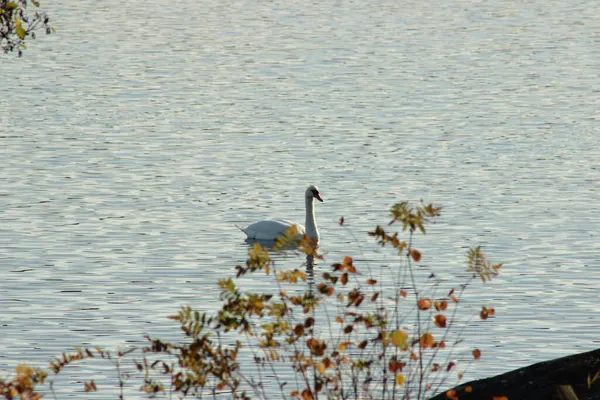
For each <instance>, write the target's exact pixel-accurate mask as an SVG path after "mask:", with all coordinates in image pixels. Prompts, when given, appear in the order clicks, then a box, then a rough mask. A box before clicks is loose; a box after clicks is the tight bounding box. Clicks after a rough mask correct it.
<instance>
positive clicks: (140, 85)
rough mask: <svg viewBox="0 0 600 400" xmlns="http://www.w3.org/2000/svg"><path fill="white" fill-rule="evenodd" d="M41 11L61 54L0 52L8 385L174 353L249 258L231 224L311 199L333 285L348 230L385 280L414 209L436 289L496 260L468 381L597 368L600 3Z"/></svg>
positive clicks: (298, 208) (66, 7)
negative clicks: (61, 363)
mask: <svg viewBox="0 0 600 400" xmlns="http://www.w3.org/2000/svg"><path fill="white" fill-rule="evenodd" d="M45 3H46V4H43V5H45V6H46V7H47V10H48V11H49V12H50V13H51V16H52V18H53V20H54V26H55V28H56V29H57V34H56V35H51V36H44V35H40V37H39V38H38V40H36V41H34V42H31V43H30V44H29V46H28V49H27V50H26V52H25V55H24V57H23V58H21V59H17V58H16V57H15V56H14V55H4V56H1V57H0V72H1V73H2V77H3V78H4V79H3V89H4V90H3V91H2V95H1V96H0V122H1V125H0V155H1V159H2V163H1V166H0V172H1V173H0V265H1V266H0V271H1V276H2V279H1V280H0V310H1V313H0V334H1V335H2V341H1V342H0V372H2V375H5V374H7V373H8V371H9V370H10V369H12V368H14V366H15V365H16V364H17V362H18V361H27V362H29V363H32V364H34V365H44V364H45V362H46V361H47V360H48V359H49V358H50V357H51V356H54V355H56V354H59V353H60V352H62V351H63V350H66V349H72V348H73V347H74V346H89V345H94V346H103V347H107V348H115V347H116V346H118V345H120V344H121V345H123V344H127V343H141V342H142V340H143V339H142V336H143V335H144V334H146V333H152V334H155V335H159V336H160V335H162V336H163V337H168V338H177V337H179V336H178V332H177V329H176V327H175V326H174V325H173V323H172V322H170V321H168V320H167V319H166V316H168V315H171V314H173V313H174V312H175V311H176V310H177V309H178V307H179V306H180V305H182V304H188V305H192V306H194V307H196V308H198V309H205V310H213V309H216V308H217V307H218V302H217V301H216V296H217V293H218V290H217V287H216V280H217V279H218V278H221V277H224V276H228V275H232V274H233V267H234V266H235V265H236V264H238V263H240V262H241V261H243V260H244V259H245V255H246V251H247V246H246V245H245V243H244V237H243V234H242V233H241V232H240V231H238V230H237V229H236V228H235V224H239V225H244V224H246V223H249V222H252V221H254V220H257V219H261V218H263V217H282V218H287V219H293V220H298V221H302V220H303V219H304V210H303V199H302V196H303V192H304V189H305V188H306V186H307V185H308V183H314V184H317V185H319V187H320V189H321V192H322V195H323V197H324V200H325V202H324V203H322V204H318V205H317V221H318V224H319V229H320V231H321V235H322V249H323V251H324V254H325V261H324V263H322V265H321V266H320V268H325V267H326V265H327V264H328V263H331V262H335V261H338V260H339V259H340V258H341V257H342V256H343V255H346V254H357V253H358V250H357V249H356V245H355V244H354V241H353V239H352V237H351V236H350V235H349V233H348V231H347V230H344V229H343V228H341V227H339V226H338V225H337V223H336V222H337V220H338V219H339V218H340V217H341V216H344V217H345V220H346V224H347V226H348V228H349V229H350V230H351V232H352V233H353V234H354V235H356V236H357V237H358V238H360V239H362V238H365V239H366V241H365V243H364V245H362V253H363V254H362V256H361V257H362V259H364V260H371V262H372V263H373V264H374V265H376V264H378V263H389V262H390V260H392V256H391V254H389V253H386V252H380V251H377V249H376V247H375V246H374V245H373V243H372V241H369V240H368V239H367V238H366V232H367V231H368V230H369V229H372V228H373V227H374V226H375V225H376V224H378V223H386V222H387V221H388V216H387V210H388V209H389V206H391V205H392V204H393V203H394V202H395V201H398V200H403V199H409V200H414V201H418V200H419V199H424V200H425V201H427V202H434V203H436V204H440V205H442V206H443V207H444V213H443V217H442V218H441V219H440V220H439V222H438V223H437V225H435V226H434V227H433V228H432V229H431V232H430V234H429V235H428V236H427V237H426V238H424V239H419V240H420V241H419V242H417V245H418V246H419V247H420V248H421V249H422V250H423V253H424V256H423V260H422V264H423V265H425V266H428V267H430V268H431V269H433V270H435V272H436V273H437V274H438V275H440V276H445V277H446V278H448V279H452V277H453V276H455V275H460V272H461V271H462V268H463V260H464V254H465V249H466V247H467V246H474V245H483V246H484V249H485V251H486V253H487V254H488V256H490V257H491V258H492V259H493V260H496V261H500V262H503V263H504V267H503V273H502V276H501V277H500V278H499V279H497V280H496V282H494V283H493V284H492V285H486V286H480V285H478V286H475V287H473V289H472V290H471V291H470V293H469V298H470V301H472V302H473V304H479V303H482V302H483V303H485V304H492V305H493V306H494V307H495V308H496V310H497V313H498V315H497V317H496V318H495V321H493V322H492V323H486V325H485V326H484V327H483V326H481V325H476V326H474V327H472V328H470V329H469V330H467V331H466V332H467V336H468V338H467V339H469V341H470V344H473V345H477V346H478V347H479V348H481V350H482V351H483V353H484V357H483V360H482V362H481V363H480V364H478V367H477V369H476V370H474V371H471V372H470V373H469V374H468V375H467V376H466V378H468V379H475V378H481V377H486V376H489V375H493V374H496V373H499V372H504V371H508V370H510V369H514V368H517V367H521V366H524V365H527V364H530V363H533V362H537V361H542V360H545V359H549V358H554V357H559V356H563V355H567V354H570V353H573V352H579V351H585V350H591V349H595V348H597V347H598V343H597V341H598V340H599V339H598V336H597V332H598V329H597V328H598V320H599V318H600V309H599V307H598V302H597V296H598V290H599V288H600V263H599V261H598V259H599V255H600V247H599V246H598V229H599V227H600V217H599V211H600V210H599V208H600V207H599V205H598V204H599V197H600V196H599V194H600V191H599V189H598V175H599V161H598V160H600V149H599V147H598V146H597V142H598V137H600V123H599V120H600V112H599V111H598V110H600V77H599V71H600V35H599V33H598V32H600V20H599V19H598V15H600V3H598V2H595V1H586V0H584V1H553V0H551V1H528V2H504V1H491V0H489V1H487V0H484V1H478V2H472V1H442V2H430V1H424V2H423V1H420V2H410V1H409V2H397V1H385V0H384V1H374V2H351V1H348V2H332V1H318V2H313V3H310V2H290V1H277V0H276V1H262V2H255V1H234V2H229V1H227V2H225V1H211V2H208V1H201V2H197V1H190V0H182V1H174V2H165V1H156V2H141V1H138V0H133V1H127V2H117V1H113V0H106V1H103V2H95V1H90V0H82V1H78V2H76V3H72V2H66V1H58V2H45ZM278 262H279V263H280V264H281V265H284V266H290V267H291V266H296V265H300V264H301V263H302V260H301V259H300V258H296V257H294V255H293V254H290V255H288V256H287V257H286V258H284V259H281V260H278ZM262 279H263V278H261V277H253V278H252V279H251V280H249V281H247V282H246V284H248V285H249V287H250V288H252V289H255V290H260V289H261V288H265V287H268V285H270V284H271V283H270V282H269V281H267V280H266V279H265V280H264V281H263V280H262ZM317 279H319V278H318V276H317ZM86 368H87V367H86ZM81 374H82V375H83V376H85V369H84V370H83V371H81ZM94 374H95V376H96V377H98V376H102V374H101V373H99V372H98V370H97V369H96V370H94ZM111 374H114V372H113V371H110V370H108V369H107V370H106V376H112V375H111ZM111 390H113V389H111V388H110V387H105V388H104V392H103V393H104V395H106V393H111ZM134 393H135V392H134ZM69 394H70V395H72V396H76V394H73V393H70V392H65V393H64V396H65V397H66V396H68V395H69Z"/></svg>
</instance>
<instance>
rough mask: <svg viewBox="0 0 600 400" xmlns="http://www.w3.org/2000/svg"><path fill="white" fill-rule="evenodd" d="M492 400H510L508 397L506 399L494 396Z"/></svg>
mask: <svg viewBox="0 0 600 400" xmlns="http://www.w3.org/2000/svg"><path fill="white" fill-rule="evenodd" d="M492 400H508V397H506V396H494V397H492Z"/></svg>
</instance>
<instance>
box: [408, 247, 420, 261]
mask: <svg viewBox="0 0 600 400" xmlns="http://www.w3.org/2000/svg"><path fill="white" fill-rule="evenodd" d="M410 257H411V258H412V259H413V260H415V261H416V262H419V261H421V253H420V252H419V250H416V249H410Z"/></svg>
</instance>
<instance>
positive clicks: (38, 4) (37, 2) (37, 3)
mask: <svg viewBox="0 0 600 400" xmlns="http://www.w3.org/2000/svg"><path fill="white" fill-rule="evenodd" d="M31 4H33V5H34V6H36V7H39V6H40V2H39V1H35V0H31Z"/></svg>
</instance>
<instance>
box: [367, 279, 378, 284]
mask: <svg viewBox="0 0 600 400" xmlns="http://www.w3.org/2000/svg"><path fill="white" fill-rule="evenodd" d="M376 283H377V281H376V280H375V279H367V285H374V284H376Z"/></svg>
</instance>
